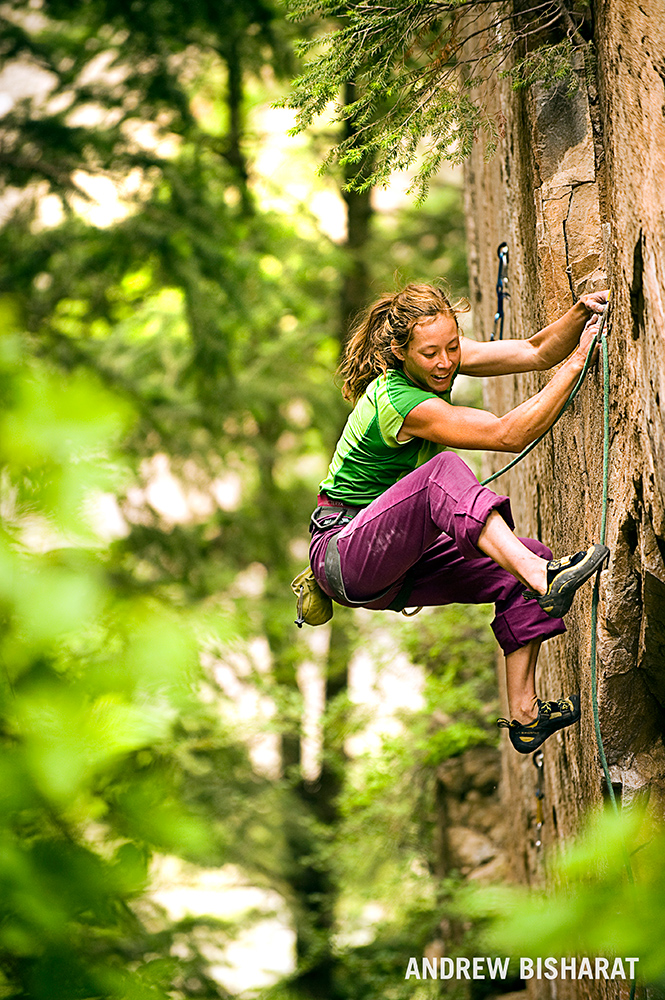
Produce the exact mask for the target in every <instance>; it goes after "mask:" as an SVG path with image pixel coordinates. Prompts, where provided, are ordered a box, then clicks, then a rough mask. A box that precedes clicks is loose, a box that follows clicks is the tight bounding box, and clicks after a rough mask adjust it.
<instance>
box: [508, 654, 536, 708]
mask: <svg viewBox="0 0 665 1000" xmlns="http://www.w3.org/2000/svg"><path fill="white" fill-rule="evenodd" d="M541 643H542V639H532V640H531V642H530V643H528V645H526V646H521V647H520V648H519V649H516V650H514V651H513V652H512V653H507V654H506V692H507V695H508V709H509V712H510V717H511V718H513V719H517V721H518V722H522V723H526V722H533V720H534V719H535V718H536V716H537V714H538V712H537V709H536V701H537V696H536V680H535V678H536V661H537V660H538V653H539V652H540V646H541Z"/></svg>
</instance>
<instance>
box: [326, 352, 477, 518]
mask: <svg viewBox="0 0 665 1000" xmlns="http://www.w3.org/2000/svg"><path fill="white" fill-rule="evenodd" d="M458 370H459V369H458ZM455 375H457V372H455ZM453 381H454V376H453ZM451 390H452V383H451V386H450V389H446V391H445V392H442V393H436V392H429V391H428V390H427V389H420V388H419V387H418V386H417V385H414V384H413V382H410V381H409V379H408V378H407V377H406V375H405V374H404V372H403V371H402V369H401V368H399V369H397V368H393V369H390V370H389V371H388V373H387V375H379V377H378V378H376V379H374V381H373V382H371V383H370V384H369V385H368V386H367V389H366V390H365V393H364V395H363V396H361V398H360V399H359V400H358V402H357V403H356V405H355V407H354V409H353V412H352V413H351V415H350V416H349V419H348V420H347V422H346V426H345V428H344V430H343V432H342V436H341V437H340V439H339V441H338V442H337V448H336V449H335V454H334V455H333V459H332V462H331V463H330V467H329V469H328V474H327V476H326V478H325V479H324V480H323V482H322V483H321V485H320V487H319V491H320V492H321V493H325V495H326V496H327V497H328V498H329V499H330V500H334V501H335V503H342V504H348V505H349V506H353V507H364V506H366V505H367V504H368V503H371V502H372V500H376V498H377V497H379V496H381V494H382V493H384V492H385V491H386V490H387V489H388V487H389V486H392V485H393V484H394V483H396V482H397V480H398V479H401V478H402V476H406V475H407V473H409V472H413V470H414V469H417V468H418V466H420V465H422V464H423V463H424V462H427V461H428V459H430V458H432V457H433V456H434V455H436V454H437V453H438V452H440V451H443V450H444V448H443V446H442V445H439V444H436V443H435V442H434V441H425V440H424V439H423V438H415V437H414V438H411V439H410V440H409V441H398V440H397V433H398V432H399V429H400V427H401V426H402V424H403V423H404V418H405V417H406V416H407V414H408V413H410V412H411V410H412V409H413V408H414V406H417V405H418V403H422V402H423V401H424V400H425V399H445V400H446V402H448V403H449V402H450V393H451Z"/></svg>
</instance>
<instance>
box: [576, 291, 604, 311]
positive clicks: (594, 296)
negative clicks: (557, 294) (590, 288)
mask: <svg viewBox="0 0 665 1000" xmlns="http://www.w3.org/2000/svg"><path fill="white" fill-rule="evenodd" d="M609 294H610V293H609V292H608V290H607V289H606V288H603V289H602V291H599V292H587V294H586V295H581V296H580V302H582V303H583V305H584V306H585V307H586V308H587V309H588V310H589V312H590V313H592V314H593V313H595V314H600V313H602V312H603V310H604V309H605V306H606V305H607V299H608V297H609Z"/></svg>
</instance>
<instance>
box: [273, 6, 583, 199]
mask: <svg viewBox="0 0 665 1000" xmlns="http://www.w3.org/2000/svg"><path fill="white" fill-rule="evenodd" d="M289 7H290V10H291V16H292V18H293V19H294V20H304V19H307V18H313V17H316V16H318V17H320V18H322V19H324V21H323V23H324V26H325V28H326V30H325V32H321V33H320V34H318V35H315V36H314V37H313V38H311V39H308V40H306V41H303V42H302V43H301V53H302V54H306V53H313V54H312V55H311V58H310V61H309V62H308V63H307V64H306V66H305V70H304V72H303V73H302V74H301V75H300V76H298V77H297V78H296V79H295V80H294V82H293V85H292V92H291V95H290V96H289V97H288V98H287V99H286V100H285V101H284V102H283V103H284V104H286V105H287V106H288V107H292V108H295V109H296V110H297V112H298V118H297V124H296V126H295V129H294V133H298V132H300V131H302V130H304V129H306V128H308V127H309V126H310V125H311V124H312V123H313V122H314V121H315V119H316V118H317V117H318V116H320V115H321V114H322V113H323V112H324V111H326V110H327V109H328V107H329V105H331V104H333V105H334V114H335V117H336V120H338V121H341V122H345V123H347V125H348V127H347V129H346V134H345V137H344V138H343V139H342V140H341V141H340V142H338V143H337V144H336V145H335V146H334V147H333V148H332V150H331V151H330V153H329V154H328V156H327V157H326V160H325V163H324V166H325V165H328V164H330V163H331V162H332V161H333V160H334V159H338V160H339V162H340V163H341V164H342V165H349V164H361V163H362V164H363V169H361V170H359V171H358V172H357V173H356V174H354V175H352V176H351V178H350V180H349V182H348V184H349V187H350V188H353V189H356V190H366V189H367V188H369V187H371V186H373V185H387V184H388V183H389V179H390V175H391V173H392V172H393V171H395V170H406V169H408V168H409V167H411V166H412V165H413V164H414V163H418V170H417V174H416V177H415V179H414V182H413V184H412V189H413V190H414V191H415V192H416V193H417V195H418V198H419V200H423V199H424V198H425V197H426V195H427V191H428V186H429V183H430V181H431V180H432V178H433V177H434V176H435V175H436V173H437V171H438V170H439V168H440V167H441V164H442V163H443V162H444V161H451V162H453V163H459V162H461V161H462V160H464V159H465V158H466V157H467V156H468V155H469V153H470V152H471V148H472V146H473V143H474V141H475V140H476V139H477V137H478V134H479V133H482V134H483V136H484V139H485V152H486V155H487V156H488V157H489V156H491V155H492V153H493V152H494V149H495V148H496V143H497V139H498V136H499V133H500V129H501V124H502V123H501V121H500V118H499V117H498V116H497V117H493V116H492V115H491V114H490V113H489V112H488V111H487V109H486V108H485V106H484V105H483V104H482V103H481V102H480V101H479V100H478V99H477V97H476V96H474V94H473V89H474V88H475V87H477V86H478V85H479V84H480V83H481V82H483V81H485V80H486V79H488V77H489V76H491V74H492V73H493V72H497V71H499V70H500V69H501V67H502V66H503V65H504V64H506V62H508V69H507V70H506V71H505V72H506V73H507V74H508V75H510V76H512V77H513V79H514V80H515V83H516V85H518V86H520V85H522V86H523V85H526V84H528V83H530V82H532V81H533V80H536V79H538V80H543V81H544V82H545V83H546V84H549V83H552V82H556V81H558V80H560V79H562V78H563V77H566V78H568V79H571V78H572V76H574V74H573V72H572V61H571V60H572V56H573V53H574V52H575V51H578V50H580V49H581V50H584V49H585V47H586V42H585V39H584V38H583V37H582V35H581V34H580V30H579V29H580V27H581V26H582V24H583V23H584V20H585V16H586V15H587V4H586V2H585V0H581V2H580V3H576V4H575V5H574V9H573V16H571V14H570V13H569V12H568V11H567V10H566V9H565V8H563V7H556V6H554V7H553V6H550V5H534V6H528V7H527V8H526V9H515V10H513V9H506V8H505V7H496V8H495V7H494V6H493V5H492V4H490V3H488V2H485V0H477V2H473V3H471V4H469V3H460V2H458V0H452V2H436V3H428V4H423V3H421V2H419V0H389V2H387V3H383V4H381V5H380V6H377V5H373V4H371V3H348V2H346V0H326V2H325V3H323V2H321V0H291V2H290V4H289ZM554 26H556V27H554ZM556 30H558V31H559V32H561V33H563V35H564V37H563V38H562V39H561V38H555V39H554V41H553V40H552V37H551V35H552V32H553V31H556ZM520 49H521V52H520ZM514 55H517V58H514ZM347 83H352V84H353V86H354V91H355V94H356V97H355V99H354V100H353V101H351V102H349V103H344V104H342V103H340V101H339V94H340V91H341V89H342V87H343V86H344V85H345V84H347Z"/></svg>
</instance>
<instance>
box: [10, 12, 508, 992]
mask: <svg viewBox="0 0 665 1000" xmlns="http://www.w3.org/2000/svg"><path fill="white" fill-rule="evenodd" d="M3 15H4V18H5V21H4V26H3V35H2V57H3V70H2V78H1V79H2V81H3V86H2V95H1V99H2V101H3V106H2V111H3V113H4V114H3V120H2V136H1V143H0V162H1V164H2V173H3V183H4V187H3V191H2V202H1V207H2V215H3V226H2V229H1V230H0V251H1V253H0V259H1V263H0V293H1V295H2V299H1V317H0V319H1V323H2V336H1V339H0V366H1V380H2V392H3V412H2V416H1V417H0V420H1V421H2V429H1V435H0V463H1V466H2V500H1V502H2V515H1V516H2V528H1V534H0V561H1V563H2V572H1V573H0V600H1V601H2V616H3V630H2V638H1V642H2V650H1V654H2V670H1V671H0V712H1V719H2V735H1V739H2V743H3V754H2V757H1V758H0V777H1V780H0V789H1V791H0V886H1V887H2V892H1V894H0V913H1V919H0V954H1V957H2V963H1V969H2V972H1V974H0V977H1V978H0V995H1V996H6V997H13V996H16V997H31V998H44V1000H46V998H48V1000H74V998H87V997H109V998H110V997H118V998H120V997H127V998H132V1000H133V998H137V1000H138V998H143V997H146V998H148V997H150V998H153V997H155V998H162V997H210V998H213V997H225V996H227V995H228V990H227V987H226V986H225V985H224V983H225V982H228V978H226V979H225V973H224V961H225V957H224V956H225V954H226V952H225V947H226V945H228V943H229V942H232V941H233V940H234V939H237V938H238V936H239V935H242V933H243V932H244V930H245V929H246V927H247V925H248V924H251V923H252V921H254V922H257V921H258V922H259V923H260V922H261V921H266V920H267V919H269V918H270V916H271V912H270V910H271V909H272V911H273V912H272V915H273V916H275V915H276V917H277V918H278V922H279V926H281V927H282V928H284V927H286V928H287V929H288V931H289V933H288V934H287V935H286V937H283V938H282V940H283V941H284V945H283V949H284V951H285V952H286V953H288V954H287V956H286V960H285V962H284V963H283V964H282V967H281V968H282V972H283V973H284V975H283V976H282V978H281V979H279V980H278V981H277V982H276V983H275V984H274V985H270V986H266V987H265V988H264V989H259V987H258V986H257V989H258V994H257V993H256V990H255V991H251V990H250V993H253V995H260V996H262V997H263V996H265V997H268V996H270V997H274V998H285V1000H286V998H294V1000H295V998H301V997H303V998H308V997H325V998H328V1000H335V998H340V1000H342V998H366V997H367V998H369V997H375V996H382V997H391V998H395V1000H399V998H401V997H402V996H409V997H427V996H430V995H438V990H439V984H435V983H430V984H421V985H419V986H416V985H415V984H413V983H408V982H407V983H405V982H404V971H405V968H406V966H407V962H408V958H409V957H410V956H411V955H421V954H422V952H423V949H424V948H425V946H426V945H427V943H428V942H429V941H430V940H431V939H432V937H433V935H435V933H436V927H437V926H438V924H439V923H440V921H441V920H442V918H443V917H444V915H445V913H446V912H447V908H448V907H450V906H452V900H453V899H454V897H455V878H454V877H449V876H448V874H447V876H446V877H445V878H444V877H442V873H441V870H440V866H439V864H438V861H439V859H438V855H437V840H436V819H437V816H436V801H435V796H434V794H433V787H434V775H435V771H436V767H437V765H439V764H440V763H441V762H442V761H444V760H445V759H447V758H448V757H450V756H453V755H456V754H459V753H461V752H462V751H463V750H465V749H467V748H468V747H470V746H473V745H476V744H487V743H490V744H491V743H493V742H495V741H496V737H495V735H494V731H493V726H492V722H493V719H494V718H495V716H496V707H497V706H496V704H495V702H494V697H495V695H494V691H495V688H494V680H493V657H494V653H493V643H492V641H491V639H490V638H489V632H488V629H487V622H488V618H489V615H488V610H487V609H483V608H480V609H476V610H474V612H473V614H471V613H470V612H468V611H466V612H465V614H464V615H463V616H462V615H461V614H460V612H459V611H458V610H457V609H446V610H443V611H438V612H435V613H434V612H431V613H425V614H424V616H423V617H422V618H421V619H417V622H418V624H417V625H416V624H412V623H407V622H405V621H404V620H402V619H399V620H398V619H397V618H395V617H393V616H390V615H381V616H372V615H371V614H363V613H357V614H352V613H350V612H347V611H345V610H344V609H341V608H338V609H336V612H335V616H334V619H333V621H332V623H331V625H330V626H329V627H328V628H327V629H325V630H322V631H320V632H318V633H311V634H304V633H301V632H299V631H298V630H297V629H296V628H295V626H294V624H293V618H294V604H293V597H292V594H291V591H290V588H289V581H290V580H291V578H292V577H293V576H294V575H295V573H296V572H297V571H298V570H299V569H301V568H302V566H303V565H304V563H305V561H306V553H307V540H308V534H307V524H308V519H309V514H310V511H311V508H312V507H313V504H314V497H315V493H316V486H317V483H318V481H319V480H320V478H321V477H322V475H323V473H324V471H325V467H326V464H327V461H328V458H329V455H330V452H331V450H332V447H333V445H334V442H335V440H336V437H337V434H338V433H339V430H340V428H341V426H342V424H343V421H344V419H345V415H346V412H347V410H346V407H345V404H344V403H343V401H342V399H341V395H340V393H339V388H338V386H336V385H335V382H334V379H333V373H334V369H335V365H336V363H337V359H338V357H339V353H340V349H341V346H342V344H343V341H344V338H345V336H346V332H347V330H348V324H349V320H350V318H351V317H352V316H353V315H355V314H356V313H357V312H358V310H359V309H361V308H362V307H363V306H364V305H365V304H366V303H367V302H368V301H369V300H371V298H372V297H373V296H375V295H376V294H378V293H380V292H381V291H383V290H384V289H385V288H386V287H395V286H396V285H399V284H402V283H404V282H406V281H408V280H426V281H431V280H435V279H439V278H442V277H443V278H445V279H447V281H448V282H449V284H450V286H451V288H452V290H453V292H454V293H455V294H463V293H464V292H465V290H466V269H465V261H464V218H463V212H462V197H461V190H460V186H459V181H458V179H457V177H456V175H454V174H451V173H450V172H448V173H445V172H444V173H443V174H438V173H434V172H432V173H431V176H429V178H428V181H429V184H430V195H429V198H428V200H427V201H426V202H425V204H424V205H422V206H421V207H419V208H416V207H414V205H413V203H412V202H411V201H410V200H409V199H408V198H405V197H404V196H397V197H395V195H394V191H395V190H396V189H397V188H398V187H399V184H401V182H399V184H398V183H397V182H396V181H395V183H394V187H393V196H392V197H390V196H387V195H386V194H385V193H382V192H381V191H380V190H374V191H373V190H372V186H371V184H369V185H364V186H363V185H360V189H358V186H356V190H353V189H352V188H353V184H351V186H350V185H349V182H352V181H353V179H354V176H356V175H362V176H364V177H368V176H370V173H371V171H370V172H369V173H368V171H367V168H368V162H367V159H366V158H365V159H363V158H362V157H361V158H360V159H359V158H358V157H351V158H349V159H347V161H346V163H345V164H343V165H342V166H332V167H331V169H330V171H329V173H328V174H327V175H326V176H324V177H320V178H318V179H317V176H316V166H317V164H318V163H319V162H320V161H321V160H322V159H324V158H325V157H326V155H327V153H328V151H329V150H330V149H331V148H332V147H333V146H334V145H336V144H338V143H339V142H340V141H342V142H343V141H345V140H346V139H348V138H349V130H350V129H352V128H353V124H352V122H351V123H350V122H349V121H348V120H347V121H346V122H342V123H338V122H335V121H333V120H332V119H330V120H326V119H324V120H323V123H319V126H318V127H317V129H316V130H315V131H313V132H311V133H309V134H308V135H307V136H306V137H302V136H301V137H299V138H297V139H296V138H290V139H289V138H287V137H286V135H285V133H286V130H287V129H288V127H289V124H290V123H291V122H292V120H293V117H292V115H291V113H290V112H288V111H285V110H284V109H282V110H279V111H278V110H276V109H275V108H274V107H272V105H273V104H274V103H275V102H276V101H278V100H279V98H280V97H284V96H285V95H286V94H287V92H288V86H289V80H290V78H291V77H292V76H293V75H294V73H295V72H296V71H297V59H296V56H295V54H294V46H293V42H294V38H295V35H296V30H297V33H298V35H300V36H302V35H305V36H307V35H308V34H311V33H313V32H315V31H316V30H318V26H319V24H320V22H319V21H318V20H317V19H316V18H315V17H314V16H312V18H311V19H310V20H307V19H305V21H303V22H300V23H299V24H298V25H297V29H296V26H294V24H293V23H291V22H289V21H288V20H287V19H286V17H285V12H284V10H283V9H282V8H281V7H278V6H277V4H273V3H270V2H267V0H245V2H243V4H240V5H239V4H235V3H232V2H219V3H215V4H213V3H211V4H206V3H204V2H197V3H192V4H190V5H188V6H187V7H181V6H180V5H179V4H178V3H176V2H170V0H144V2H142V3H136V4H131V5H129V4H126V3H124V2H120V0H116V2H112V0H108V2H107V0H91V2H88V3H85V4H72V3H70V2H66V0H30V2H27V3H25V2H8V3H6V4H4V5H3ZM341 93H342V97H341V100H342V103H343V104H346V105H347V106H349V105H351V104H352V103H353V101H354V100H357V97H358V94H357V92H356V91H354V85H353V84H352V83H350V82H347V83H345V84H344V86H343V88H342V92H341ZM367 155H371V154H367ZM363 171H364V173H363ZM401 186H402V188H403V184H402V185H401ZM474 393H475V394H474ZM457 395H458V399H461V400H462V401H464V402H467V403H471V404H473V403H478V402H479V397H478V395H477V389H474V388H473V386H469V385H467V386H465V387H464V386H463V387H462V389H461V393H458V394H457ZM398 650H401V651H402V653H403V654H407V655H408V657H409V661H407V660H406V656H404V657H403V659H402V660H401V661H400V662H402V663H403V664H406V663H407V662H411V663H412V664H417V665H418V669H415V668H413V669H412V670H411V671H410V672H409V670H408V668H407V667H405V671H406V680H405V679H402V682H401V683H402V687H401V688H400V689H399V692H398V698H399V699H400V700H401V702H402V704H404V703H408V704H409V705H410V710H409V711H406V710H405V711H402V712H401V713H400V717H399V719H397V720H394V721H393V724H392V726H391V727H388V729H387V730H385V731H384V733H383V735H381V733H380V731H377V730H376V729H375V730H374V732H373V738H372V739H369V738H368V736H367V732H368V728H369V727H370V726H371V722H372V718H371V714H370V709H369V707H368V706H367V705H365V706H363V704H359V703H358V702H359V696H358V689H359V688H360V687H361V686H362V685H364V686H365V688H367V687H371V682H372V678H374V677H375V676H376V675H377V672H378V676H381V669H382V667H383V668H384V669H385V670H387V671H389V670H390V668H391V664H392V661H393V660H394V659H395V654H396V651H398ZM354 671H355V673H354ZM409 684H411V685H412V686H414V687H415V689H416V690H415V692H412V691H411V690H409V688H408V685H409ZM407 693H408V697H407ZM412 695H413V696H412ZM214 872H221V873H222V876H224V875H226V876H228V879H229V880H231V881H233V880H235V881H237V880H238V879H240V881H242V882H243V883H244V884H245V885H247V886H249V887H253V888H256V889H260V890H262V893H261V894H260V895H259V896H258V897H256V898H257V899H259V901H260V905H259V906H258V907H257V909H256V911H255V912H246V913H245V914H244V915H243V917H242V919H241V920H237V919H231V917H230V916H229V917H227V918H223V917H220V916H213V917H211V916H208V915H206V914H205V913H200V912H199V913H195V912H192V913H187V912H184V911H183V913H182V914H181V916H179V917H176V916H174V912H173V911H172V910H169V908H168V907H167V906H163V905H160V896H159V893H158V892H156V886H159V885H160V884H161V885H164V884H166V883H168V881H169V878H170V879H171V881H176V882H178V883H179V884H180V885H185V886H186V885H190V886H191V885H199V886H200V885H201V884H213V885H214V886H216V887H217V888H218V889H219V892H220V894H223V892H224V891H225V888H224V887H225V885H227V883H225V882H224V877H221V878H220V879H218V880H217V881H215V879H214V878H212V873H214ZM211 878H212V881H210V879H211ZM206 879H208V882H207V883H206ZM160 880H161V881H160ZM161 898H162V902H163V899H164V897H161ZM266 907H268V909H266ZM454 919H457V918H456V917H455V918H454ZM272 926H273V929H274V928H275V926H276V925H275V924H274V923H273V925H272ZM470 926H471V924H470V922H469V921H466V922H462V923H460V928H461V930H460V948H461V949H464V948H465V947H466V946H467V944H465V940H464V933H465V931H468V929H469V928H470ZM251 961H253V962H255V961H257V959H256V958H255V957H254V958H252V960H251ZM259 964H260V962H259ZM273 978H274V977H273ZM257 982H260V979H259V980H257Z"/></svg>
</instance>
